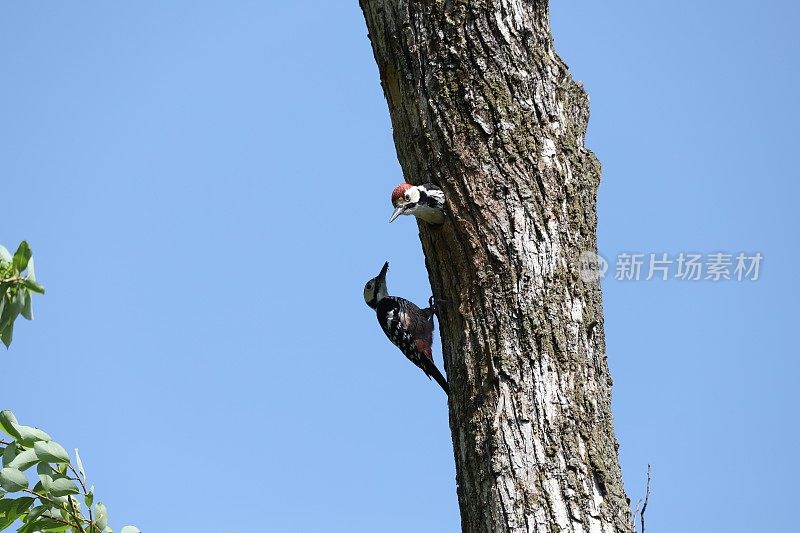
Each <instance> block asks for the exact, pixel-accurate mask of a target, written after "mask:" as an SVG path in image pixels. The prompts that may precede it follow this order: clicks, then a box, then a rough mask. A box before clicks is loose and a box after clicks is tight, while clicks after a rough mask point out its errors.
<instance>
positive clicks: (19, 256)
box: [12, 241, 33, 272]
mask: <svg viewBox="0 0 800 533" xmlns="http://www.w3.org/2000/svg"><path fill="white" fill-rule="evenodd" d="M32 255H33V252H31V247H30V246H28V243H27V242H26V241H22V242H21V243H19V247H18V248H17V251H16V252H14V258H13V260H12V262H13V264H14V268H16V269H17V272H22V271H23V270H25V269H26V268H28V261H29V260H30V258H31V256H32Z"/></svg>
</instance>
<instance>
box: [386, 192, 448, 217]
mask: <svg viewBox="0 0 800 533" xmlns="http://www.w3.org/2000/svg"><path fill="white" fill-rule="evenodd" d="M392 205H393V206H394V212H393V213H392V217H391V218H390V219H389V222H394V219H396V218H397V217H399V216H400V215H414V216H415V217H417V218H419V219H421V220H424V221H425V222H427V223H428V224H435V225H439V224H441V223H443V222H444V192H443V191H442V190H441V189H440V188H439V187H437V186H436V185H434V184H433V183H425V184H424V185H411V184H410V183H401V184H400V185H398V186H397V187H395V188H394V190H393V191H392Z"/></svg>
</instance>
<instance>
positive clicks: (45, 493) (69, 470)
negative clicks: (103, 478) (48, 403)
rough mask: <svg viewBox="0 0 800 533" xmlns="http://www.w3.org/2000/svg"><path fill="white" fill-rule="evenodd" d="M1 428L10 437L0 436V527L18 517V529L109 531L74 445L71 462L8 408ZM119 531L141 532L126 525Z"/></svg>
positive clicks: (0, 417) (1, 414)
mask: <svg viewBox="0 0 800 533" xmlns="http://www.w3.org/2000/svg"><path fill="white" fill-rule="evenodd" d="M0 430H2V431H3V432H4V433H6V434H7V435H9V436H10V437H11V438H12V440H5V439H2V440H0V445H2V452H1V455H2V466H3V468H2V470H0V531H3V530H4V529H7V528H8V527H10V526H11V525H12V524H14V523H15V522H16V521H20V522H21V523H22V526H21V527H20V528H19V529H18V530H17V532H18V533H35V532H47V533H62V532H66V531H71V532H72V533H104V532H110V533H113V530H112V529H111V528H110V527H108V510H107V509H106V507H105V505H103V504H102V503H100V502H98V503H94V487H90V486H88V485H87V482H86V473H85V472H84V469H83V462H82V461H81V458H80V454H79V453H78V450H77V449H76V450H75V463H74V464H73V462H72V459H71V457H70V456H69V454H68V453H67V451H66V450H65V449H64V447H63V446H61V445H60V444H58V443H57V442H55V441H54V440H52V439H51V438H50V435H48V434H47V433H45V432H44V431H42V430H40V429H37V428H34V427H30V426H23V425H21V424H20V423H19V422H17V419H16V417H15V416H14V414H13V413H12V412H11V411H0ZM34 466H36V476H37V478H38V479H37V480H36V483H35V484H34V485H33V487H31V480H30V479H29V476H28V474H26V471H28V470H29V469H31V468H32V467H34ZM10 495H12V496H10ZM13 495H16V497H14V496H13ZM79 496H83V504H85V506H86V510H85V511H84V508H83V505H82V504H81V502H80V501H79V499H78V497H79ZM120 533H140V532H139V529H137V528H136V527H134V526H125V527H124V528H122V530H121V531H120Z"/></svg>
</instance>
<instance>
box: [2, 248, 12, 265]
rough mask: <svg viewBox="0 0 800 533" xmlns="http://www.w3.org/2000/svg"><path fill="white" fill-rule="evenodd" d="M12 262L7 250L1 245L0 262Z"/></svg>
mask: <svg viewBox="0 0 800 533" xmlns="http://www.w3.org/2000/svg"><path fill="white" fill-rule="evenodd" d="M13 260H14V259H13V258H12V257H11V254H10V253H9V251H8V248H6V247H5V246H3V245H0V261H5V262H6V263H10V262H11V261H13Z"/></svg>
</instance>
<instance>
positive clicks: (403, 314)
mask: <svg viewBox="0 0 800 533" xmlns="http://www.w3.org/2000/svg"><path fill="white" fill-rule="evenodd" d="M376 311H377V316H378V322H379V323H380V325H381V328H382V329H383V332H384V333H385V334H386V336H387V337H389V340H390V341H392V343H393V344H394V345H395V346H397V347H398V348H400V351H401V352H403V355H405V356H406V358H408V360H409V361H411V362H412V363H414V364H415V365H416V366H417V367H419V368H420V369H422V371H423V372H425V375H426V376H428V378H431V377H433V379H435V380H436V382H437V383H438V384H439V385H440V386H441V387H442V389H444V391H445V392H449V389H448V386H447V379H446V378H445V377H444V376H443V375H442V373H441V372H440V371H439V369H438V368H436V364H434V362H433V353H432V351H431V344H432V337H433V316H432V313H431V312H430V310H429V309H425V310H423V309H420V308H419V307H417V306H416V305H415V304H414V303H413V302H410V301H408V300H406V299H405V298H399V297H397V296H387V297H386V298H382V299H381V300H380V301H379V302H378V305H377V308H376Z"/></svg>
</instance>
